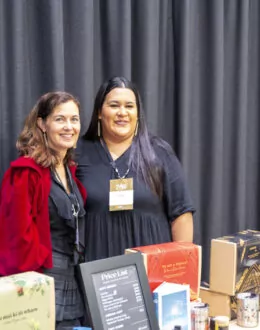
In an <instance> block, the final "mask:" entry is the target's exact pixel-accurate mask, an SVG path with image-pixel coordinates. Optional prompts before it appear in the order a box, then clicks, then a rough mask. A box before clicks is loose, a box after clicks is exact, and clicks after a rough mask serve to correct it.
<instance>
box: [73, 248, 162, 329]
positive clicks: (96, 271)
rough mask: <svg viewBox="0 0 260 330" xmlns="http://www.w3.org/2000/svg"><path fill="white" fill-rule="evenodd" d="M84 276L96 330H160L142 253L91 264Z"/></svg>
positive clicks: (83, 266)
mask: <svg viewBox="0 0 260 330" xmlns="http://www.w3.org/2000/svg"><path fill="white" fill-rule="evenodd" d="M80 274H81V279H82V284H83V286H84V292H85V298H86V302H87V306H88V309H89V312H90V316H91V319H92V323H93V325H92V326H93V327H94V329H95V330H101V329H102V330H118V329H127V330H159V326H158V321H157V318H156V315H155V306H154V303H153V300H152V293H151V291H150V288H149V284H148V279H147V275H146V271H145V268H144V265H143V260H142V256H141V255H140V254H138V253H135V254H129V255H122V256H118V257H113V258H108V259H102V260H97V261H92V262H87V263H84V264H81V265H80Z"/></svg>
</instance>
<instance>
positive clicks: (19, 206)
mask: <svg viewBox="0 0 260 330" xmlns="http://www.w3.org/2000/svg"><path fill="white" fill-rule="evenodd" d="M9 174H10V175H9V176H8V177H6V178H4V180H3V186H2V189H1V201H0V226H1V230H0V274H2V275H9V274H14V273H19V272H25V271H33V270H38V269H39V268H40V267H41V266H42V265H43V264H44V261H45V260H46V258H47V256H48V255H49V251H48V249H47V248H46V247H45V246H43V245H42V244H41V242H40V235H41V233H39V230H38V227H37V220H40V219H36V216H37V206H39V205H37V203H39V202H40V200H39V191H40V190H41V185H40V184H39V180H37V179H38V174H37V173H36V172H35V171H33V170H30V169H27V168H23V169H16V170H13V171H11V170H10V172H9ZM46 230H49V228H48V229H47V228H46Z"/></svg>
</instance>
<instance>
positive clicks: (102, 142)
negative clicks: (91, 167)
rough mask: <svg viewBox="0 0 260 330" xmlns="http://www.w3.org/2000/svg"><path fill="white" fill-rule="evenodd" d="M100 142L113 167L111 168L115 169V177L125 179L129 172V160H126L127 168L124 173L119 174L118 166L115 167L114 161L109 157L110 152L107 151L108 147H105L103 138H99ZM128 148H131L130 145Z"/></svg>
mask: <svg viewBox="0 0 260 330" xmlns="http://www.w3.org/2000/svg"><path fill="white" fill-rule="evenodd" d="M100 143H101V145H102V147H103V149H104V150H105V152H106V154H107V157H108V159H109V162H110V165H111V166H112V167H113V170H114V171H115V173H116V175H117V178H118V179H125V178H126V176H127V175H128V173H129V171H130V167H131V164H130V160H129V162H128V168H127V170H126V172H125V174H124V175H122V176H121V175H120V173H119V170H118V168H117V167H116V162H115V161H114V159H113V158H112V157H111V154H110V152H109V150H108V147H107V145H106V143H105V141H104V140H103V139H100ZM130 148H131V147H130Z"/></svg>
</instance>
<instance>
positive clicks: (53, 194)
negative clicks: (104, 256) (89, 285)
mask: <svg viewBox="0 0 260 330" xmlns="http://www.w3.org/2000/svg"><path fill="white" fill-rule="evenodd" d="M72 184H73V189H72V191H73V193H71V194H67V193H66V192H65V190H64V188H63V187H62V185H61V184H60V183H59V182H58V180H57V179H56V178H55V176H54V175H53V174H52V185H51V191H50V196H49V213H50V227H51V240H52V256H53V268H51V269H44V271H43V272H44V274H46V275H49V276H52V277H54V282H55V305H56V329H57V330H67V329H70V330H71V329H72V328H73V326H80V325H82V321H83V317H84V313H85V311H84V303H83V298H82V296H81V290H80V287H79V283H78V280H77V276H76V268H75V266H76V265H77V264H78V263H80V262H81V261H83V259H84V244H85V242H84V235H85V228H84V223H85V219H84V215H85V210H84V206H83V201H82V197H81V195H80V192H79V190H78V188H77V185H76V183H75V182H74V181H72ZM75 196H76V199H75ZM77 202H78V203H79V214H78V229H79V231H78V232H79V244H78V248H77V249H76V248H75V241H76V219H75V217H74V216H73V212H72V203H75V204H76V203H77Z"/></svg>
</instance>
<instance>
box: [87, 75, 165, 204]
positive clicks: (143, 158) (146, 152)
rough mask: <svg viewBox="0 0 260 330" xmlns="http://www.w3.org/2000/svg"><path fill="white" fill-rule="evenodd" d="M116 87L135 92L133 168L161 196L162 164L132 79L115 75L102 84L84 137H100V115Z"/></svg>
mask: <svg viewBox="0 0 260 330" xmlns="http://www.w3.org/2000/svg"><path fill="white" fill-rule="evenodd" d="M114 88H128V89H131V90H132V92H133V93H134V94H135V98H136V104H137V112H138V132H137V134H136V136H135V137H134V139H133V142H132V147H131V152H130V160H129V161H130V164H131V168H132V169H133V170H134V171H135V172H136V173H137V176H138V177H140V178H142V179H143V180H144V182H145V183H146V184H147V185H148V186H149V187H150V188H151V190H152V191H153V192H154V193H155V194H157V195H158V196H159V197H160V198H161V197H162V193H163V184H162V175H163V173H162V166H161V164H160V161H159V159H158V157H157V156H156V153H155V150H154V148H153V146H152V144H151V137H150V135H149V133H148V130H147V126H146V123H145V118H144V110H143V106H142V102H141V97H140V94H139V92H138V90H137V88H136V86H135V85H134V84H133V83H132V82H131V81H129V80H128V79H126V78H124V77H114V78H111V79H109V80H107V81H106V82H104V83H103V84H102V85H101V86H100V88H99V90H98V92H97V95H96V98H95V103H94V110H93V112H92V117H91V121H90V124H89V127H88V130H87V132H86V133H85V134H84V135H83V138H84V139H86V140H91V141H94V140H98V139H99V137H98V115H99V113H100V111H101V109H102V106H103V103H104V101H105V98H106V96H107V94H108V93H109V92H110V91H111V90H112V89H114ZM154 139H155V137H154Z"/></svg>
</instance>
